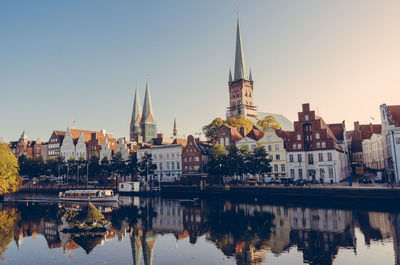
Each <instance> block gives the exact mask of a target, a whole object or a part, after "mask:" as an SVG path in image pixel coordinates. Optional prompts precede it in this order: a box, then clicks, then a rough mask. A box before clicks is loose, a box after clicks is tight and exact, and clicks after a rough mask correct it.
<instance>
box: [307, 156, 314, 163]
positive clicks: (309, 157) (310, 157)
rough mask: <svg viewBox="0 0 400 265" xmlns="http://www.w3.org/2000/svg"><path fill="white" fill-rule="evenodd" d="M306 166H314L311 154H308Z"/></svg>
mask: <svg viewBox="0 0 400 265" xmlns="http://www.w3.org/2000/svg"><path fill="white" fill-rule="evenodd" d="M308 164H309V165H313V164H314V156H313V154H308Z"/></svg>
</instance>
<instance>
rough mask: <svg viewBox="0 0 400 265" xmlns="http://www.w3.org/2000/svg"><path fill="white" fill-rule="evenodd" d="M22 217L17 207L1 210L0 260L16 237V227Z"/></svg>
mask: <svg viewBox="0 0 400 265" xmlns="http://www.w3.org/2000/svg"><path fill="white" fill-rule="evenodd" d="M20 219H21V216H20V214H19V213H18V211H17V209H15V208H12V209H10V208H8V209H4V210H2V211H0V260H2V259H3V258H4V256H3V254H4V252H5V251H6V250H7V248H8V245H9V244H10V243H11V242H12V241H13V239H14V233H15V231H16V230H15V227H16V225H17V223H18V221H19V220H20Z"/></svg>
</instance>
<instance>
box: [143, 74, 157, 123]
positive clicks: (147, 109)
mask: <svg viewBox="0 0 400 265" xmlns="http://www.w3.org/2000/svg"><path fill="white" fill-rule="evenodd" d="M142 121H150V122H154V118H153V107H152V105H151V98H150V89H149V83H148V82H146V94H145V95H144V102H143V116H142Z"/></svg>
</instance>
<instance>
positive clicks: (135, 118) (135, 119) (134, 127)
mask: <svg viewBox="0 0 400 265" xmlns="http://www.w3.org/2000/svg"><path fill="white" fill-rule="evenodd" d="M141 120H142V110H141V106H140V99H139V92H138V89H137V88H136V92H135V99H134V100H133V109H132V117H131V123H130V140H131V142H138V140H139V139H138V138H139V135H140V131H141V130H140V121H141Z"/></svg>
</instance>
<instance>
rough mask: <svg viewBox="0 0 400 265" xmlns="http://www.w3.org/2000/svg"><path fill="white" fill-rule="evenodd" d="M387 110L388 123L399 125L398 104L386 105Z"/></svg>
mask: <svg viewBox="0 0 400 265" xmlns="http://www.w3.org/2000/svg"><path fill="white" fill-rule="evenodd" d="M387 110H388V112H389V123H390V124H392V125H394V126H396V127H400V105H394V106H387Z"/></svg>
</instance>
